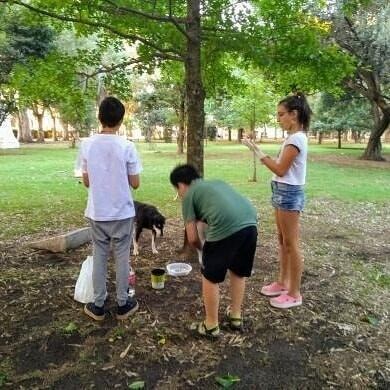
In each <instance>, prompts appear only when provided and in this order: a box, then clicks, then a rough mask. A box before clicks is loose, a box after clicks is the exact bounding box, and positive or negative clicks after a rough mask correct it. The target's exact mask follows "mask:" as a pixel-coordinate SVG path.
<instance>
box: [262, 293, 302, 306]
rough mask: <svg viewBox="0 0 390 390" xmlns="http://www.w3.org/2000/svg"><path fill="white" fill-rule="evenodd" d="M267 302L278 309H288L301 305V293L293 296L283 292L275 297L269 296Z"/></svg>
mask: <svg viewBox="0 0 390 390" xmlns="http://www.w3.org/2000/svg"><path fill="white" fill-rule="evenodd" d="M269 303H270V304H271V306H273V307H277V308H278V309H290V308H291V307H295V306H300V305H302V295H300V296H299V297H296V298H295V297H292V296H291V295H288V294H283V295H279V296H278V297H276V298H271V299H270V301H269Z"/></svg>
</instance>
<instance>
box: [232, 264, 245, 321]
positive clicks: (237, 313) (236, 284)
mask: <svg viewBox="0 0 390 390" xmlns="http://www.w3.org/2000/svg"><path fill="white" fill-rule="evenodd" d="M229 277H230V298H231V306H230V316H231V317H232V318H241V307H242V302H243V299H244V293H245V282H246V278H244V277H242V276H238V275H236V274H235V273H234V272H232V271H230V270H229Z"/></svg>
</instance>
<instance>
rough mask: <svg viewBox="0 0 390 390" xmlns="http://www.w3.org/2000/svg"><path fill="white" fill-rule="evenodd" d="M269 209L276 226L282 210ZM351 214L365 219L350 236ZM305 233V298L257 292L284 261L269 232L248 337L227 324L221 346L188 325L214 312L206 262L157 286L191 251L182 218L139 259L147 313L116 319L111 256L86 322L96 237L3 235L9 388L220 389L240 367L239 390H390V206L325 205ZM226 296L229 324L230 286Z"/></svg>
mask: <svg viewBox="0 0 390 390" xmlns="http://www.w3.org/2000/svg"><path fill="white" fill-rule="evenodd" d="M261 207H263V208H261ZM259 208H260V209H261V210H260V212H261V214H262V220H263V221H265V222H270V221H271V220H272V218H273V216H272V211H271V210H270V209H269V208H267V207H265V206H261V205H260V206H259ZM267 220H268V221H267ZM351 220H355V221H358V223H356V224H354V225H353V231H352V228H351V226H350V222H348V221H351ZM344 221H346V222H344ZM269 225H270V224H269V223H265V224H264V226H269ZM302 227H303V228H302V233H303V234H302V235H303V250H304V257H305V273H304V277H303V296H304V305H302V306H301V307H298V308H295V309H294V310H287V311H280V310H276V309H272V308H271V307H270V306H269V304H268V300H267V299H265V298H264V297H262V296H261V295H260V294H259V290H260V287H261V286H262V284H263V283H264V282H266V281H269V280H271V279H272V278H273V275H274V274H275V272H276V268H277V257H276V237H275V235H274V232H273V231H265V230H264V229H263V227H261V229H260V237H261V244H260V245H259V247H258V251H257V255H256V256H257V258H256V264H255V273H254V275H253V277H252V278H250V279H249V281H248V289H247V292H248V294H247V299H246V304H245V319H246V323H245V329H244V332H243V333H239V334H237V333H233V332H231V331H229V330H227V329H224V330H223V335H222V337H221V339H220V340H218V341H217V342H210V341H208V340H199V339H196V338H194V337H193V336H192V335H191V333H190V331H189V330H188V326H189V324H190V323H191V322H192V321H193V320H196V319H201V318H202V313H203V309H202V302H201V299H200V292H201V288H200V274H199V265H198V264H197V261H196V260H194V261H193V262H192V266H193V271H192V273H191V274H190V275H189V276H187V277H177V278H173V277H170V278H169V279H168V280H167V283H166V288H165V289H164V290H161V291H154V290H152V289H151V288H150V270H151V268H153V267H155V266H162V267H163V266H165V265H166V264H167V263H168V262H172V261H175V260H178V259H180V256H178V254H177V253H176V249H177V248H178V246H179V245H180V242H178V241H180V240H178V239H177V237H181V234H182V224H181V222H180V221H179V220H170V221H168V226H167V229H166V234H165V236H164V239H163V240H161V241H159V242H158V248H159V251H160V253H159V254H158V255H153V254H152V252H151V249H150V242H149V240H148V238H149V237H148V235H147V234H145V237H143V238H142V242H141V247H140V251H141V255H140V256H139V257H137V258H136V259H135V260H134V263H133V265H134V267H135V268H136V274H137V285H136V292H137V297H138V299H139V302H140V310H139V311H138V312H137V313H136V315H135V316H134V317H133V318H131V319H130V320H129V321H127V322H125V323H119V322H118V321H117V320H116V319H115V316H114V314H115V308H116V303H115V288H114V283H113V281H114V280H115V278H114V272H113V268H112V264H111V266H110V270H109V280H110V281H109V296H108V300H107V310H108V315H107V318H106V319H105V321H103V323H101V324H99V323H95V322H93V321H91V320H90V319H88V318H87V317H86V316H85V315H84V314H83V312H82V309H83V307H82V305H81V304H79V303H77V302H75V301H74V300H73V289H74V284H75V281H76V279H77V275H78V272H79V269H80V265H81V263H82V261H83V260H84V259H85V258H86V256H88V255H90V254H91V247H90V246H89V245H87V246H84V247H82V248H80V249H78V250H75V251H72V252H68V253H66V254H58V255H57V254H50V253H46V252H43V251H35V250H32V249H29V248H28V247H26V246H24V245H23V243H22V242H21V243H17V245H15V243H11V242H8V243H5V244H4V246H3V247H2V248H1V258H0V259H1V260H0V302H1V307H0V324H1V334H0V387H1V386H3V387H4V388H10V389H11V388H12V389H14V388H34V389H52V388H55V389H81V388H91V387H93V388H96V389H107V388H118V389H121V388H122V389H126V388H128V385H129V384H130V383H132V382H134V381H136V380H143V381H145V384H146V388H148V389H184V388H207V389H214V388H218V385H217V383H216V381H215V377H216V376H224V375H227V374H228V373H229V374H231V375H236V376H238V377H239V378H240V381H239V382H238V383H237V384H236V385H235V388H237V389H258V388H262V389H281V388H294V389H295V388H297V389H298V388H299V389H313V388H324V389H333V388H346V389H347V388H355V389H360V388H376V389H387V388H389V386H390V365H389V361H390V353H389V350H390V344H389V340H390V334H389V326H388V314H389V302H390V300H389V298H390V294H389V286H390V276H389V274H390V272H389V264H390V262H389V260H390V244H389V241H388V237H389V236H390V207H389V205H382V206H377V205H373V204H364V205H363V204H358V205H356V204H353V205H352V204H351V205H349V204H345V203H337V202H335V201H332V202H329V201H327V200H321V201H315V202H312V203H311V204H310V207H309V209H308V210H307V212H306V213H305V214H304V215H303V221H302ZM26 239H27V238H24V239H23V241H25V240H26ZM221 291H222V294H221V318H222V316H223V311H224V309H225V307H226V305H228V303H229V299H228V291H227V288H226V284H224V285H222V287H221ZM129 345H130V347H129V350H128V353H127V355H126V357H125V358H121V357H120V354H121V353H122V352H123V351H124V350H125V349H126V348H127V347H128V346H129Z"/></svg>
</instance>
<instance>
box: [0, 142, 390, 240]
mask: <svg viewBox="0 0 390 390" xmlns="http://www.w3.org/2000/svg"><path fill="white" fill-rule="evenodd" d="M137 148H138V150H139V152H140V155H141V159H142V164H143V169H144V170H143V172H142V177H141V187H140V188H139V189H138V190H137V191H136V192H135V197H136V199H139V200H143V201H147V202H150V203H153V204H155V205H157V206H158V207H160V208H161V210H162V211H163V212H164V213H165V214H166V215H167V216H171V217H176V216H179V215H180V203H179V202H174V201H173V197H174V195H175V193H174V190H173V189H172V187H171V185H170V184H169V179H168V177H169V172H170V170H171V169H172V168H173V167H174V166H175V165H176V164H178V163H180V162H184V160H185V156H178V155H177V154H176V145H174V144H157V145H156V148H155V150H150V149H149V147H148V145H146V144H143V143H140V144H137ZM263 149H264V151H265V152H267V153H269V154H270V155H276V153H277V151H278V149H279V145H277V144H265V145H264V146H263ZM77 152H78V151H77V150H74V149H70V148H69V147H68V146H67V145H64V144H56V145H53V144H48V145H30V146H23V147H22V148H21V149H18V150H0V239H11V238H17V237H21V236H23V235H26V234H31V233H38V232H40V233H42V232H44V231H45V229H47V230H53V229H54V230H57V231H67V230H69V229H70V228H74V227H78V226H83V225H85V221H84V220H83V212H84V208H85V204H86V198H87V191H86V189H85V188H84V187H83V185H82V184H80V183H79V181H78V180H77V179H75V178H73V176H72V173H73V167H74V161H75V158H76V154H77ZM362 152H363V147H362V146H361V145H357V146H356V145H352V146H348V148H346V149H341V150H338V149H337V148H336V147H335V146H334V145H323V146H321V145H310V161H311V162H310V163H309V166H308V184H307V195H308V200H309V204H308V206H309V207H310V200H311V199H316V198H331V199H332V198H333V199H339V200H341V201H345V202H357V201H362V202H374V203H384V202H386V201H388V199H389V193H390V174H389V165H388V163H384V165H383V166H386V167H387V168H383V166H382V167H381V166H379V167H372V166H371V165H370V164H367V166H366V165H364V163H362V162H359V164H356V162H357V159H358V157H359V156H360V155H361V154H362ZM384 153H385V155H387V157H388V159H389V157H390V156H389V153H390V147H389V146H387V147H385V148H384ZM324 156H325V157H327V158H326V161H322V160H321V159H323V157H324ZM339 157H343V158H344V160H343V161H344V163H343V164H339V163H338V162H337V158H339ZM316 158H317V159H316ZM345 158H347V159H349V160H348V161H347V164H346V163H345ZM332 159H335V162H333V161H332ZM349 162H350V163H349ZM205 174H206V177H207V178H221V179H224V180H226V181H227V182H229V183H231V184H232V185H233V186H234V187H236V188H237V189H238V190H239V191H240V192H242V193H243V194H245V195H247V196H248V197H249V198H250V199H252V200H253V201H254V202H255V203H256V204H257V205H262V204H268V202H269V196H270V186H269V181H270V178H271V173H270V172H269V171H268V170H267V169H266V168H265V167H263V166H262V165H258V181H257V182H256V183H253V182H250V181H249V179H250V178H251V176H252V158H251V155H250V153H249V151H247V150H246V149H245V148H244V147H243V146H241V145H238V144H234V143H219V144H215V143H208V144H207V145H206V146H205Z"/></svg>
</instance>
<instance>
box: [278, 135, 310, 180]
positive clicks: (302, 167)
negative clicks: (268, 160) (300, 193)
mask: <svg viewBox="0 0 390 390" xmlns="http://www.w3.org/2000/svg"><path fill="white" fill-rule="evenodd" d="M287 145H294V146H295V147H296V148H297V149H298V151H299V153H298V155H297V156H296V157H295V159H294V161H293V162H292V164H291V166H290V168H289V169H288V171H287V172H286V174H285V175H284V176H277V175H275V174H274V175H273V176H272V180H273V181H277V182H280V183H286V184H291V185H295V186H298V185H304V184H305V182H306V160H307V137H306V134H305V133H304V132H302V131H298V132H296V133H293V134H291V135H289V136H288V137H287V138H286V139H285V140H284V142H283V144H282V147H281V149H280V151H279V155H278V158H277V159H276V161H277V162H279V161H280V157H281V156H282V154H283V150H284V148H285V147H286V146H287Z"/></svg>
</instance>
